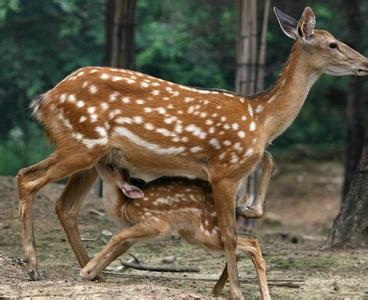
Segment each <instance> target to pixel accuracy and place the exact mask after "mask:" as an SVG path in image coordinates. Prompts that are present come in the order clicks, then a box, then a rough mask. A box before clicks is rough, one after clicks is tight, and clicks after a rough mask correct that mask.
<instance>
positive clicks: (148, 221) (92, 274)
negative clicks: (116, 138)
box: [80, 160, 270, 299]
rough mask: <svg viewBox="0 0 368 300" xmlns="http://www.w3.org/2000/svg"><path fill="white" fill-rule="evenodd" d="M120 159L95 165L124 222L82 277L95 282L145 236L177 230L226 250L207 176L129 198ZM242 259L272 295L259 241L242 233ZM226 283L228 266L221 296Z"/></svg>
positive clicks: (150, 187)
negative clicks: (247, 258) (249, 263)
mask: <svg viewBox="0 0 368 300" xmlns="http://www.w3.org/2000/svg"><path fill="white" fill-rule="evenodd" d="M119 165H120V164H119V162H118V163H117V164H114V163H113V162H108V163H106V160H102V161H100V162H99V163H98V164H97V165H96V170H97V173H98V175H99V176H100V177H101V178H102V179H103V186H104V192H105V197H104V198H105V199H104V200H105V201H106V202H107V207H108V211H109V212H110V215H111V216H112V217H113V218H114V219H115V221H117V222H119V223H120V224H121V225H122V227H123V228H122V229H121V230H120V231H118V232H117V233H116V234H114V235H113V237H112V238H111V240H110V241H109V242H108V244H107V245H106V246H105V247H104V248H103V249H102V250H101V251H100V252H99V253H98V254H97V255H96V256H95V257H94V258H93V259H92V260H90V261H89V263H88V264H87V265H86V266H85V267H84V268H83V269H82V270H81V272H80V276H81V277H82V278H83V279H86V280H92V279H94V278H96V276H97V275H98V274H99V273H100V272H101V271H102V270H104V269H105V268H106V267H107V266H108V265H109V264H110V263H111V262H112V261H113V260H115V259H116V258H117V257H118V256H120V255H122V254H123V253H125V252H126V251H127V250H128V249H129V248H130V247H131V246H133V245H134V244H136V243H137V242H139V241H142V240H148V239H154V238H157V237H163V236H165V235H167V234H170V233H174V234H177V235H179V236H180V237H182V238H183V239H184V240H185V241H187V242H188V243H190V244H194V245H200V246H202V247H204V248H207V249H210V250H212V251H217V252H218V251H223V248H224V247H223V243H222V240H221V234H220V229H219V225H218V221H217V217H216V216H217V212H216V210H215V205H214V201H213V197H212V191H211V186H210V185H209V184H208V182H206V181H203V180H193V179H188V178H175V177H165V178H159V179H156V180H154V181H151V182H149V183H147V184H146V185H144V187H143V188H142V190H143V191H142V192H143V193H144V197H143V198H139V199H134V200H132V199H131V198H128V197H127V196H125V190H123V189H121V187H122V186H125V185H127V182H128V183H129V172H128V171H127V170H122V169H120V168H119V167H117V166H119ZM236 250H237V253H238V258H239V255H240V254H243V253H245V254H248V255H249V256H250V258H251V260H252V262H253V264H254V266H255V268H256V271H257V276H258V280H259V286H260V292H261V298H262V299H270V294H269V291H268V286H267V279H266V273H265V263H264V259H263V257H262V252H261V248H260V246H259V244H258V242H257V240H254V239H249V238H245V237H239V238H238V240H237V243H236ZM226 281H227V269H226V267H225V268H224V270H223V272H222V275H221V276H220V279H219V280H218V282H217V283H216V285H215V287H214V288H213V293H214V295H216V296H217V295H219V294H220V293H221V291H222V290H223V287H224V285H225V283H226Z"/></svg>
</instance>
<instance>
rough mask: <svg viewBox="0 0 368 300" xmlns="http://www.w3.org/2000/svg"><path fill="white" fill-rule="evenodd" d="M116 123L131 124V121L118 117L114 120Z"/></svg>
mask: <svg viewBox="0 0 368 300" xmlns="http://www.w3.org/2000/svg"><path fill="white" fill-rule="evenodd" d="M115 122H116V123H119V124H132V123H133V121H132V119H131V118H125V117H119V118H117V119H116V120H115Z"/></svg>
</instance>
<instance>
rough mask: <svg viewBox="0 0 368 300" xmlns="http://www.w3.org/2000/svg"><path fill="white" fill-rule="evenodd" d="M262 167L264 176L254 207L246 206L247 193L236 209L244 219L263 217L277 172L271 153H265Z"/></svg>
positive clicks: (261, 163) (262, 176)
mask: <svg viewBox="0 0 368 300" xmlns="http://www.w3.org/2000/svg"><path fill="white" fill-rule="evenodd" d="M260 165H261V169H262V175H261V178H260V183H259V186H258V188H257V195H256V199H255V200H254V202H253V204H252V206H250V207H248V206H246V200H247V198H248V197H247V196H248V195H247V193H245V194H244V195H243V198H242V199H240V200H239V202H238V206H237V208H236V210H237V213H238V214H239V215H241V216H243V217H244V218H249V219H258V218H260V217H262V216H263V209H264V201H265V199H266V194H267V190H268V186H269V184H270V180H271V176H272V174H273V172H274V170H275V162H274V160H273V158H272V155H271V154H270V153H269V152H267V151H265V152H264V154H263V157H262V159H261V162H260Z"/></svg>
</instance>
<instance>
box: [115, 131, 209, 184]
mask: <svg viewBox="0 0 368 300" xmlns="http://www.w3.org/2000/svg"><path fill="white" fill-rule="evenodd" d="M114 147H116V148H118V149H119V150H120V151H121V153H122V160H123V161H122V165H123V166H124V167H125V168H127V169H128V170H129V172H130V175H131V176H132V177H137V178H141V179H143V180H144V181H152V180H154V179H157V178H159V177H163V176H170V177H173V176H179V177H187V178H192V179H194V178H198V179H203V180H208V175H207V174H208V172H207V171H206V165H205V164H204V163H203V162H201V161H200V160H198V159H197V160H196V159H195V158H193V157H190V156H180V155H177V154H172V153H165V152H162V153H160V152H158V151H155V150H157V148H156V147H153V148H152V149H150V148H149V147H145V146H142V145H140V144H137V143H135V142H134V141H131V140H128V139H126V138H124V139H118V140H117V141H114ZM162 149H165V148H164V147H163V148H162Z"/></svg>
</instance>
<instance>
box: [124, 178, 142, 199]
mask: <svg viewBox="0 0 368 300" xmlns="http://www.w3.org/2000/svg"><path fill="white" fill-rule="evenodd" d="M121 190H122V191H123V193H124V195H125V196H127V197H128V198H131V199H140V198H143V197H144V193H143V191H142V190H141V189H140V188H138V187H136V186H135V185H132V184H129V183H126V182H125V183H123V184H122V185H121Z"/></svg>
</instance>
